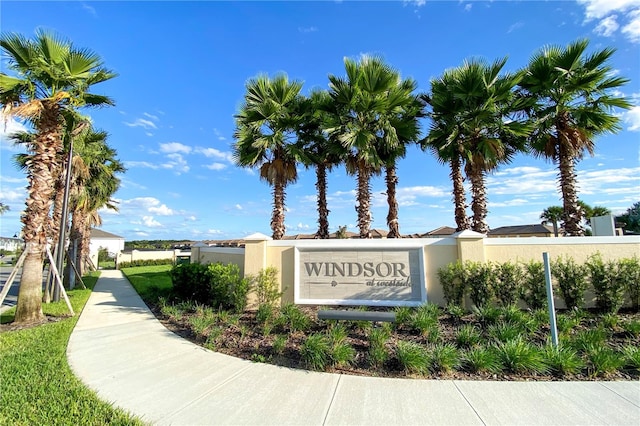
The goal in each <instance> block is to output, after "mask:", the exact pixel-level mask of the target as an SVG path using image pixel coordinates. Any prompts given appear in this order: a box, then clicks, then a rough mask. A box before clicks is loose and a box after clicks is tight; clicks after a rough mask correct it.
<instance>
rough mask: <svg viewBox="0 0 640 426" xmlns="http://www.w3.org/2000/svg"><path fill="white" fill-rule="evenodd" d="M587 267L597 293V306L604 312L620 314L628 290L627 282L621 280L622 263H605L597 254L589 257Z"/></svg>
mask: <svg viewBox="0 0 640 426" xmlns="http://www.w3.org/2000/svg"><path fill="white" fill-rule="evenodd" d="M586 267H587V269H588V270H589V276H590V278H591V285H592V286H593V289H594V291H595V295H596V306H597V307H598V308H600V309H601V310H603V311H604V312H612V313H616V312H618V310H619V309H620V308H621V307H622V305H623V304H624V295H625V290H626V289H625V282H624V280H622V279H621V275H622V270H621V268H620V262H613V261H608V262H605V261H603V260H602V256H601V255H600V253H597V254H594V255H592V256H590V257H589V260H588V261H587V263H586Z"/></svg>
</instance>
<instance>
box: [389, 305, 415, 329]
mask: <svg viewBox="0 0 640 426" xmlns="http://www.w3.org/2000/svg"><path fill="white" fill-rule="evenodd" d="M394 312H395V314H396V322H395V324H396V326H397V327H400V326H402V325H410V324H411V320H412V318H413V315H414V314H415V309H413V308H409V307H407V306H398V307H396V308H395V309H394Z"/></svg>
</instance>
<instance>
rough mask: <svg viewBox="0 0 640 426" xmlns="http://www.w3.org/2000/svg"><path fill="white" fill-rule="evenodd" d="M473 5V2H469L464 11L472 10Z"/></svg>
mask: <svg viewBox="0 0 640 426" xmlns="http://www.w3.org/2000/svg"><path fill="white" fill-rule="evenodd" d="M472 7H473V3H467V4H465V5H464V11H465V12H470V11H471V8H472Z"/></svg>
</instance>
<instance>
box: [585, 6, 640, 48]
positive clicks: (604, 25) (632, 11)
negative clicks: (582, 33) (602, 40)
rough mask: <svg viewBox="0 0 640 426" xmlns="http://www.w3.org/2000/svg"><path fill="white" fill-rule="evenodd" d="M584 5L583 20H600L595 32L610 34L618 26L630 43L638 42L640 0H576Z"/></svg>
mask: <svg viewBox="0 0 640 426" xmlns="http://www.w3.org/2000/svg"><path fill="white" fill-rule="evenodd" d="M578 3H579V4H581V5H583V6H584V7H585V22H591V21H592V20H594V19H596V20H599V21H600V22H599V23H598V25H597V26H596V28H595V29H594V31H595V32H596V33H597V34H600V35H603V36H612V35H614V34H615V32H616V31H617V30H618V29H619V28H620V24H619V22H622V25H623V26H622V29H621V31H622V33H623V34H624V36H625V37H627V39H629V40H630V41H631V42H632V43H640V0H578Z"/></svg>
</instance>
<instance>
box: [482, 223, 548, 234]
mask: <svg viewBox="0 0 640 426" xmlns="http://www.w3.org/2000/svg"><path fill="white" fill-rule="evenodd" d="M526 234H553V228H551V227H549V226H547V225H541V224H539V223H536V224H533V225H515V226H501V227H499V228H495V229H492V230H490V231H489V235H526Z"/></svg>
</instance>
